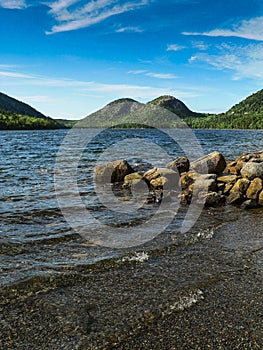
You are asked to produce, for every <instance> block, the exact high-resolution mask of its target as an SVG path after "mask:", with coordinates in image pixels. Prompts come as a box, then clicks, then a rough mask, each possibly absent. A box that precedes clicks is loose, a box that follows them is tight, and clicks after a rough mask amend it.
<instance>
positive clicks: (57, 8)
mask: <svg viewBox="0 0 263 350" xmlns="http://www.w3.org/2000/svg"><path fill="white" fill-rule="evenodd" d="M148 2H149V0H131V1H125V2H124V1H120V0H97V1H94V0H93V1H89V2H88V3H87V2H86V1H82V0H57V1H55V2H52V3H48V4H47V5H48V6H49V7H50V11H49V13H50V14H51V15H52V16H53V17H54V18H55V20H56V21H57V22H58V24H57V25H55V26H53V27H52V30H51V31H50V32H46V34H54V33H58V32H65V31H71V30H77V29H80V28H86V27H89V26H91V25H94V24H96V23H100V22H102V21H104V20H106V19H107V18H110V17H112V16H116V15H119V14H122V13H125V12H129V11H133V10H136V9H139V8H141V7H143V6H145V5H147V4H148Z"/></svg>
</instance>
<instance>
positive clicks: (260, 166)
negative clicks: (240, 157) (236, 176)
mask: <svg viewBox="0 0 263 350" xmlns="http://www.w3.org/2000/svg"><path fill="white" fill-rule="evenodd" d="M241 175H242V176H243V177H244V178H247V179H249V180H253V179H255V178H256V177H259V178H260V179H263V162H262V163H255V162H248V163H246V164H245V165H244V166H243V167H242V169H241Z"/></svg>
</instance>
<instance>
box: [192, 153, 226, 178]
mask: <svg viewBox="0 0 263 350" xmlns="http://www.w3.org/2000/svg"><path fill="white" fill-rule="evenodd" d="M225 167H226V161H225V158H224V156H223V155H222V154H221V153H219V152H217V151H216V152H213V153H210V154H208V155H206V156H204V157H202V158H199V159H197V160H196V161H194V162H192V164H191V167H190V169H192V170H195V171H196V172H199V173H209V174H220V173H222V172H223V170H224V169H225Z"/></svg>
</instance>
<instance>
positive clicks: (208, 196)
mask: <svg viewBox="0 0 263 350" xmlns="http://www.w3.org/2000/svg"><path fill="white" fill-rule="evenodd" d="M198 199H199V201H201V202H202V203H204V205H205V206H207V207H217V206H219V205H223V204H224V203H225V201H226V198H225V196H223V195H221V194H219V193H217V192H208V193H206V192H200V193H199V194H198Z"/></svg>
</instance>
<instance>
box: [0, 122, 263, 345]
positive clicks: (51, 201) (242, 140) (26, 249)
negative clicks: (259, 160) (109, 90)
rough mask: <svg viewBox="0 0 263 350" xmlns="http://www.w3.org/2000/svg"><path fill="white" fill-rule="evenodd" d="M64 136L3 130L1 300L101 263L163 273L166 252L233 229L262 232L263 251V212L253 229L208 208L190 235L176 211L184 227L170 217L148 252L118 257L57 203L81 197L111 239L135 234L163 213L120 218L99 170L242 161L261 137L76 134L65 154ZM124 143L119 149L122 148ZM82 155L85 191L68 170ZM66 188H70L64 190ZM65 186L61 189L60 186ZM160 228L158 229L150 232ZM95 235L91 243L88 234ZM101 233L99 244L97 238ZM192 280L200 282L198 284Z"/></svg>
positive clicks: (79, 177) (230, 213)
mask: <svg viewBox="0 0 263 350" xmlns="http://www.w3.org/2000/svg"><path fill="white" fill-rule="evenodd" d="M66 135H67V131H66V130H54V131H8V132H5V131H0V150H1V151H0V152H1V157H0V186H1V187H0V218H1V226H0V286H1V287H0V288H1V290H2V291H3V294H4V293H5V292H4V291H6V290H9V291H10V290H11V289H12V288H19V286H20V285H21V286H25V283H26V284H27V285H30V283H33V282H32V281H36V280H37V281H41V279H43V280H45V279H47V278H48V279H49V281H50V278H51V277H52V278H58V279H59V278H60V276H62V277H63V276H65V274H67V273H68V272H69V271H70V272H72V271H74V272H75V273H78V271H82V270H83V269H85V268H88V267H89V266H93V265H94V266H95V265H96V266H97V267H96V268H97V269H98V271H99V270H100V265H99V263H100V262H103V261H105V262H107V264H113V265H114V264H117V265H118V264H119V263H120V262H121V264H122V265H123V264H124V265H125V264H126V263H127V266H128V265H129V264H130V262H131V261H137V262H141V263H143V262H144V261H147V260H148V259H149V258H151V257H154V259H155V264H156V265H158V264H159V266H160V262H161V260H162V258H161V257H162V256H163V255H162V254H163V252H164V250H167V249H168V250H169V249H171V251H173V254H175V255H176V251H177V247H182V246H188V245H191V246H193V247H194V246H195V245H197V246H198V245H200V242H205V243H204V244H207V242H210V241H211V240H213V237H214V235H215V233H216V232H217V230H219V231H220V228H221V227H222V224H225V223H228V224H229V225H230V226H229V227H231V231H232V232H235V230H236V232H241V231H242V227H243V228H244V230H247V231H246V232H245V233H248V234H249V232H248V231H249V230H253V227H255V229H254V231H255V232H256V231H257V242H256V243H253V242H249V243H247V244H248V245H249V244H250V245H251V246H252V248H253V249H258V248H259V247H262V235H261V236H260V234H261V233H262V232H261V230H260V229H259V227H260V225H259V223H260V221H261V220H262V218H263V216H262V211H261V209H259V210H257V211H252V212H251V213H253V214H249V213H246V214H244V215H246V225H243V224H242V225H241V224H240V218H241V217H242V215H243V214H242V213H241V212H240V210H239V209H238V208H235V207H228V206H226V207H221V208H218V209H205V210H204V211H203V213H202V215H201V217H200V218H199V220H198V221H197V223H196V224H195V225H194V226H193V227H192V228H191V229H190V230H188V231H187V232H182V231H181V229H180V227H181V224H182V222H183V221H184V220H185V217H186V216H185V215H186V210H187V209H185V208H178V210H177V212H176V219H174V220H173V219H170V218H169V220H170V221H169V225H167V227H166V229H165V230H161V231H162V232H160V234H155V233H154V232H149V231H150V230H151V229H150V227H151V226H149V227H147V229H146V230H145V232H146V234H149V237H150V238H153V239H150V238H149V239H148V240H146V241H145V242H144V243H143V244H142V245H140V244H137V245H136V241H135V243H134V244H133V245H131V246H125V244H124V249H118V244H116V246H114V244H113V245H109V244H108V246H103V245H102V246H100V245H96V244H94V242H92V238H94V235H95V236H96V233H94V227H92V225H93V223H92V219H91V221H89V218H84V221H83V225H85V230H84V231H85V232H86V234H85V232H84V231H83V228H82V231H81V234H80V232H78V230H74V229H73V228H74V227H73V228H72V225H70V220H68V218H66V219H67V220H66V219H65V217H64V216H63V214H62V212H61V208H60V206H59V204H58V199H57V196H58V197H59V199H60V201H61V200H62V202H63V203H64V204H65V202H67V201H69V199H72V195H73V196H74V195H76V193H75V192H76V191H78V194H77V195H78V198H79V200H80V201H81V202H82V205H83V206H84V207H85V208H86V210H88V211H89V213H92V216H93V217H94V218H95V219H96V220H99V221H103V222H104V223H105V224H106V225H109V227H111V230H114V227H115V228H116V230H117V228H119V227H123V228H127V225H128V223H131V222H132V227H133V230H136V225H139V226H140V225H141V223H142V221H143V220H144V217H149V218H151V217H153V216H154V215H155V213H156V211H157V209H158V208H156V206H153V205H152V206H151V205H150V206H146V207H145V206H144V207H142V208H140V210H133V211H132V212H128V213H127V212H126V211H125V210H124V211H123V210H122V208H124V206H125V205H124V204H123V205H122V204H120V203H119V204H118V205H119V207H118V208H117V209H120V210H119V211H120V213H117V214H115V213H114V211H113V210H112V208H111V202H110V201H111V200H112V199H111V198H110V200H107V199H105V201H106V202H105V203H101V200H98V198H97V193H96V188H95V187H94V181H93V180H94V174H93V170H94V166H95V165H96V164H97V163H98V164H101V163H105V162H106V161H107V160H111V159H119V158H125V159H127V160H128V161H129V162H130V164H131V165H132V166H134V168H135V169H139V170H143V169H144V170H145V169H147V168H150V167H153V166H157V167H158V166H164V165H165V164H167V160H169V159H174V158H176V157H178V156H181V155H187V156H188V157H189V158H190V159H191V160H194V159H196V158H198V157H199V156H201V155H202V153H203V154H207V153H210V152H212V151H215V150H217V151H220V152H221V153H222V154H223V155H224V156H225V158H226V159H227V160H233V159H235V158H236V157H238V156H239V155H241V154H242V153H245V152H253V151H259V150H263V131H262V130H260V131H256V130H255V131H243V130H197V131H195V134H194V135H193V134H192V133H190V134H189V133H187V132H185V131H183V130H180V131H178V130H177V131H169V132H168V131H162V132H161V131H159V130H154V129H151V130H105V131H101V132H99V131H98V130H75V131H71V135H70V139H69V140H68V141H67V142H66V144H65V145H64V147H65V148H64V149H62V150H61V149H60V146H61V144H62V143H63V140H64V138H65V136H66ZM195 137H196V139H195ZM116 143H117V147H114V144H116ZM155 145H156V147H155ZM67 147H70V148H69V149H68V148H67ZM59 149H60V154H59V157H58V152H59ZM76 155H77V157H79V159H78V162H77V163H76V164H77V171H76V174H75V175H76V181H75V182H77V185H76V183H74V182H73V183H72V181H71V180H70V181H67V179H66V178H67V176H68V174H71V173H68V171H69V168H70V166H71V164H74V162H76ZM123 155H124V157H123ZM61 179H65V182H63V181H62V180H61ZM59 181H62V182H61V183H59V184H58V182H59ZM71 185H72V187H71ZM76 186H77V187H76ZM74 191H75V192H74ZM100 199H101V198H100ZM65 206H66V205H65ZM71 206H72V203H71ZM166 209H167V213H168V212H169V213H170V212H171V208H166ZM117 211H118V210H117ZM71 214H72V213H71ZM76 215H77V213H76ZM167 215H168V214H167ZM167 220H168V219H167ZM256 223H257V224H256ZM83 225H82V226H83ZM157 226H158V225H157ZM157 226H156V225H155V226H153V227H152V231H153V230H154V229H155V228H156V227H157ZM112 227H113V229H112ZM95 229H96V228H95ZM91 230H93V231H92V232H93V233H92V235H91V234H90V233H89V232H91ZM147 230H148V231H147ZM159 231H160V230H159ZM83 232H84V234H83ZM147 232H148V233H147ZM158 233H159V232H158ZM243 233H244V232H243ZM97 234H98V236H99V235H100V232H99V230H98V231H97ZM104 235H105V232H104ZM121 237H124V236H121ZM121 239H124V240H125V239H126V238H121ZM136 239H137V238H136ZM138 242H140V240H139V241H138ZM242 242H243V241H242V240H241V241H240V240H237V242H236V243H235V241H234V240H232V241H231V242H228V243H227V244H229V247H228V248H229V249H237V251H239V250H240V251H243V250H244V249H245V248H244V244H243V243H242ZM95 243H96V242H95ZM254 245H255V246H254ZM158 259H159V263H158ZM261 264H262V261H261ZM103 266H104V265H103ZM103 268H105V266H104V267H103ZM207 268H208V270H209V267H207ZM211 269H213V268H212V267H211ZM193 271H194V269H193ZM187 275H188V273H187V272H185V277H184V278H183V277H182V278H181V279H178V281H177V283H178V286H179V287H180V288H182V289H183V288H188V287H189V283H190V282H189V283H188V284H187V283H186V279H187V278H186V277H187ZM62 277H61V278H62ZM191 278H192V279H191V280H192V281H193V279H194V278H193V277H191ZM30 281H31V282H30ZM34 283H35V282H34ZM191 283H192V282H191ZM21 288H22V287H21ZM23 288H24V287H23ZM198 293H199V292H197V294H195V295H192V296H191V295H190V297H189V298H190V299H189V300H190V301H189V300H188V303H190V304H191V300H192V299H193V300H192V302H193V303H194V300H195V299H194V298H199V297H200V298H201V294H200V295H199V294H198ZM200 293H201V292H200ZM191 298H192V299H191ZM185 303H186V304H187V301H185ZM177 306H178V305H177ZM174 307H176V306H174ZM67 341H68V343H67V342H66V343H67V344H68V345H67V346H68V347H66V345H65V347H61V349H62V348H63V349H64V348H65V349H66V348H68V349H73V348H74V347H73V345H72V344H74V341H75V340H74V341H73V340H72V344H71V343H70V340H67ZM0 343H1V341H0ZM25 344H26V343H25ZM70 344H71V345H70ZM70 346H72V347H70ZM7 348H8V347H6V349H7ZM13 348H15V347H13ZM22 348H23V347H21V349H22ZM25 348H27V347H26V345H25ZM43 348H48V347H43ZM87 348H88V347H87ZM91 348H92V347H91ZM95 348H96V347H93V349H95ZM98 348H100V347H98ZM101 348H103V347H101ZM58 349H59V347H58Z"/></svg>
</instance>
